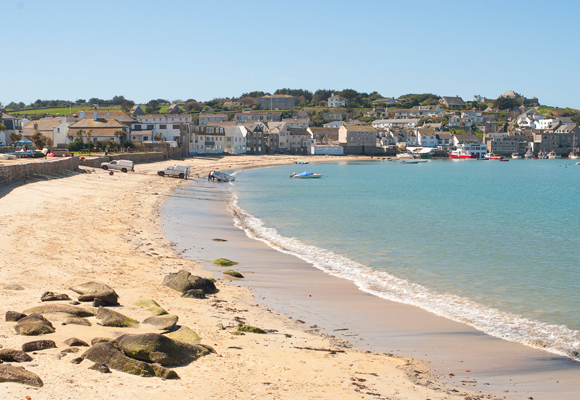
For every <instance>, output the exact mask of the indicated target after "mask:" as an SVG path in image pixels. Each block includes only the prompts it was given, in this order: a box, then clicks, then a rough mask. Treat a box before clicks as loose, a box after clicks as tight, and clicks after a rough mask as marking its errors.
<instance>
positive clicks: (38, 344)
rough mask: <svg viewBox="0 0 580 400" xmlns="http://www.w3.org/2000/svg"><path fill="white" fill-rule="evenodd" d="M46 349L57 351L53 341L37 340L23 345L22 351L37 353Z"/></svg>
mask: <svg viewBox="0 0 580 400" xmlns="http://www.w3.org/2000/svg"><path fill="white" fill-rule="evenodd" d="M46 349H56V343H54V341H52V340H35V341H34V342H27V343H24V344H23V345H22V351H27V352H28V351H37V350H46Z"/></svg>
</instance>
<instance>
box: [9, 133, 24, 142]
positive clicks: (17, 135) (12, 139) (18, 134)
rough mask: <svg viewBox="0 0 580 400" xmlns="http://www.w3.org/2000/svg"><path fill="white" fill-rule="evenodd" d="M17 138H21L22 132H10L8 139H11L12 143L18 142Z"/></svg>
mask: <svg viewBox="0 0 580 400" xmlns="http://www.w3.org/2000/svg"><path fill="white" fill-rule="evenodd" d="M19 140H22V133H16V132H12V133H11V134H10V141H11V142H12V143H16V142H18V141H19Z"/></svg>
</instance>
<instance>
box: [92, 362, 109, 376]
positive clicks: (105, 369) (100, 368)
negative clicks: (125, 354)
mask: <svg viewBox="0 0 580 400" xmlns="http://www.w3.org/2000/svg"><path fill="white" fill-rule="evenodd" d="M89 369H92V370H93V371H99V372H100V373H102V374H110V373H111V370H110V369H109V367H107V366H106V365H105V364H98V363H94V364H93V365H92V366H90V367H89Z"/></svg>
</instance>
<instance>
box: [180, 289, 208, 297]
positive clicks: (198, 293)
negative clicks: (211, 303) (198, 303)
mask: <svg viewBox="0 0 580 400" xmlns="http://www.w3.org/2000/svg"><path fill="white" fill-rule="evenodd" d="M181 297H185V298H187V299H205V292H204V291H203V290H202V289H189V290H187V291H185V292H183V294H182V295H181Z"/></svg>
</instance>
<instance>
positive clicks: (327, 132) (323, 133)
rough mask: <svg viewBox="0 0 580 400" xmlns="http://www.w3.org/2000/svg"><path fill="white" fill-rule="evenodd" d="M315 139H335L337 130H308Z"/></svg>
mask: <svg viewBox="0 0 580 400" xmlns="http://www.w3.org/2000/svg"><path fill="white" fill-rule="evenodd" d="M309 129H310V132H312V135H314V137H315V138H320V137H324V136H326V137H337V138H338V129H339V128H309Z"/></svg>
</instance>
